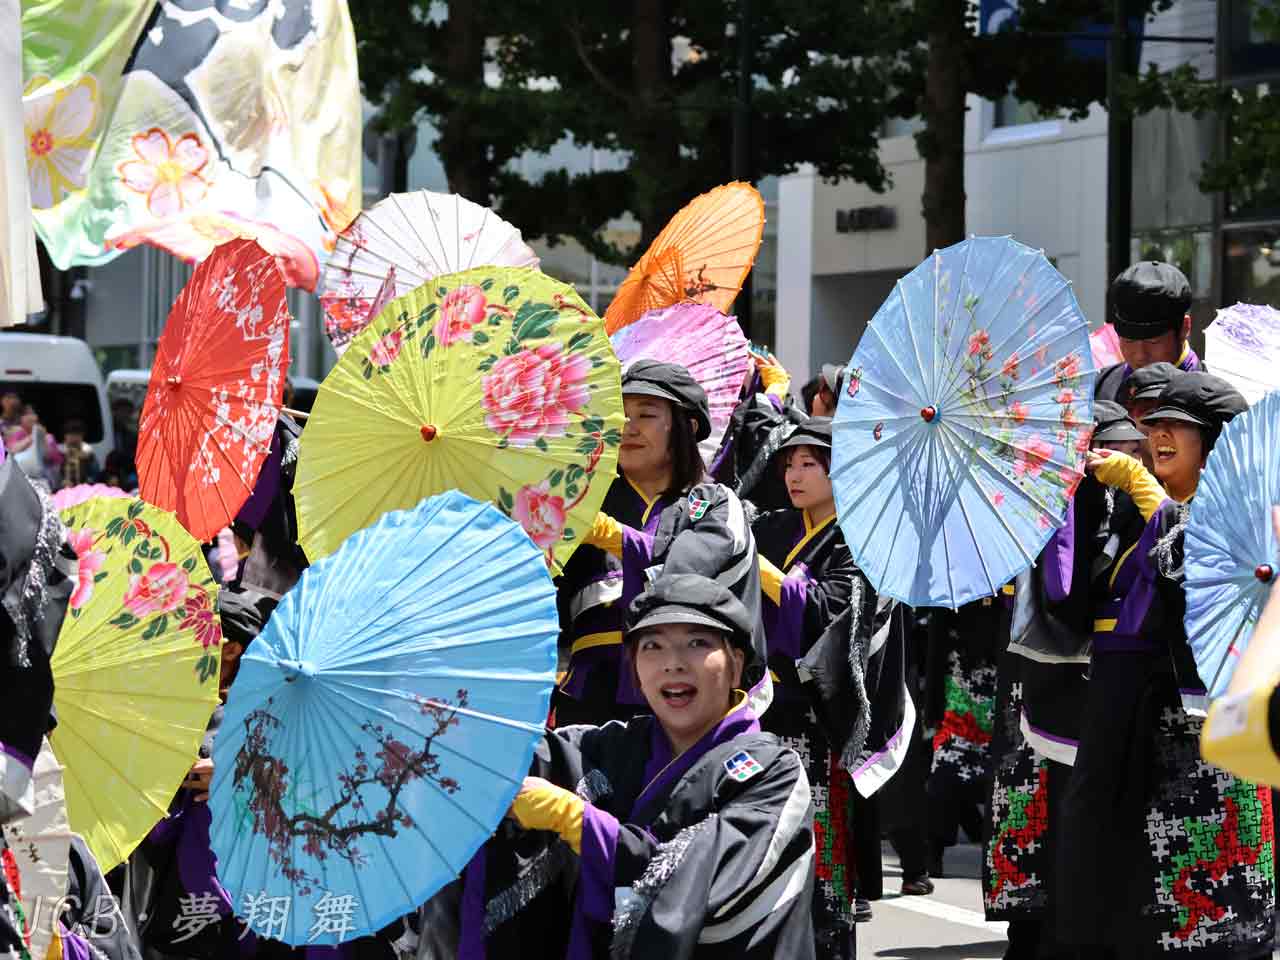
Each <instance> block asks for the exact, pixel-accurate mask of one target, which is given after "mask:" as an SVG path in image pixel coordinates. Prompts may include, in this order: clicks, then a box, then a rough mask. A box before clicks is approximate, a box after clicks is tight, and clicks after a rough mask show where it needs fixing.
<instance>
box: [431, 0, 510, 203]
mask: <svg viewBox="0 0 1280 960" xmlns="http://www.w3.org/2000/svg"><path fill="white" fill-rule="evenodd" d="M479 6H480V5H479V4H478V3H476V2H474V0H468V2H467V3H451V4H449V15H448V19H447V20H446V21H445V26H444V30H445V37H446V39H447V43H448V54H447V56H446V60H445V76H446V79H447V80H448V82H449V84H450V85H451V86H455V87H457V88H459V89H464V90H472V91H477V90H480V89H482V88H483V87H484V42H485V31H484V28H483V24H482V22H481V17H482V15H483V14H482V11H481V10H480V9H478V8H479ZM468 127H469V118H468V116H467V112H466V110H465V108H462V107H457V108H454V109H452V110H450V111H449V112H448V113H446V114H444V115H443V116H442V117H440V118H439V127H438V129H439V131H440V139H439V140H438V141H436V151H437V152H438V153H439V154H440V161H441V163H443V165H444V172H445V177H446V178H447V179H448V181H449V190H450V191H451V192H453V193H458V194H461V195H462V196H464V197H466V198H467V199H468V200H474V201H475V202H476V203H479V204H484V205H486V206H487V205H488V204H489V202H490V199H491V197H490V193H491V192H492V185H493V176H494V174H495V173H496V172H497V171H496V170H493V169H491V167H492V164H491V163H490V162H488V160H487V158H486V156H485V153H484V151H483V150H477V149H476V144H475V137H474V133H473V132H472V131H470V130H469V129H468Z"/></svg>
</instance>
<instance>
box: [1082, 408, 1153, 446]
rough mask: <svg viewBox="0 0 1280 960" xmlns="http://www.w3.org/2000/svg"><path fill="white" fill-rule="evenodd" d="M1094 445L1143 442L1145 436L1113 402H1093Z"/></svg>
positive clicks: (1123, 410)
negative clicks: (1129, 441) (1124, 441)
mask: <svg viewBox="0 0 1280 960" xmlns="http://www.w3.org/2000/svg"><path fill="white" fill-rule="evenodd" d="M1093 422H1094V424H1095V427H1094V431H1093V442H1094V443H1119V442H1120V441H1121V440H1145V439H1147V438H1146V436H1145V435H1144V434H1143V432H1142V431H1141V430H1139V429H1138V425H1137V424H1136V423H1134V422H1133V418H1132V417H1131V416H1129V414H1128V412H1127V411H1126V410H1125V408H1124V407H1122V406H1120V404H1118V403H1116V402H1115V401H1113V400H1095V401H1093Z"/></svg>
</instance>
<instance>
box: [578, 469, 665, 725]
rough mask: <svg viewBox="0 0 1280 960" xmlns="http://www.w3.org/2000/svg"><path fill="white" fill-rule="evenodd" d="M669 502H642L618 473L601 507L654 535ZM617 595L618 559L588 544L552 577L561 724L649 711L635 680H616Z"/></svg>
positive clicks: (619, 595)
mask: <svg viewBox="0 0 1280 960" xmlns="http://www.w3.org/2000/svg"><path fill="white" fill-rule="evenodd" d="M673 503H675V498H674V497H664V496H659V497H657V498H655V499H654V500H652V501H646V500H645V499H644V497H643V496H641V494H640V492H639V491H638V490H637V489H636V488H635V487H634V486H632V485H631V483H630V482H629V481H628V480H627V479H626V477H622V476H619V477H617V478H616V479H615V480H614V481H613V484H612V485H611V486H610V487H609V492H608V493H607V494H605V498H604V503H603V504H602V505H601V507H600V510H601V512H602V513H607V514H608V515H609V516H611V517H613V519H615V520H617V521H618V522H619V523H621V524H624V525H626V526H628V527H631V528H633V529H635V530H639V531H642V532H646V533H649V534H653V533H655V532H656V531H657V529H658V521H659V519H660V518H661V516H662V512H663V510H665V509H666V508H667V507H669V506H671V505H672V504H673ZM622 594H623V565H622V560H620V559H618V558H616V557H614V556H612V555H610V554H609V553H608V552H607V551H604V550H601V549H600V548H598V547H593V546H590V545H589V544H583V545H582V546H580V547H578V549H577V550H575V551H574V553H573V556H572V557H570V558H569V562H568V563H566V564H565V567H564V572H563V573H562V574H561V575H560V577H559V578H558V579H557V580H556V605H557V607H558V609H559V612H560V658H561V664H562V667H563V677H562V680H561V683H560V689H559V692H558V693H557V696H556V703H557V707H556V713H557V717H558V718H559V719H560V720H561V722H566V723H578V722H592V723H604V722H606V721H608V720H613V719H619V720H621V719H626V718H627V717H630V716H633V715H635V714H636V713H643V712H645V711H646V710H647V709H648V708H647V707H646V706H645V704H644V701H643V698H641V697H640V695H639V691H637V690H635V689H634V684H629V683H626V682H625V681H624V682H622V683H620V682H619V681H620V679H621V677H622V674H621V673H620V669H621V665H622V626H623V623H622V621H623V616H624V615H625V613H626V607H625V605H624V603H623V599H622Z"/></svg>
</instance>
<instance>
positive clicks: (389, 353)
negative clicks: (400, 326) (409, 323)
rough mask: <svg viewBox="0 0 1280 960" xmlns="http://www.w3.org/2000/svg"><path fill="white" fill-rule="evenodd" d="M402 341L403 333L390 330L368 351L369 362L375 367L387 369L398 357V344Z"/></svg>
mask: <svg viewBox="0 0 1280 960" xmlns="http://www.w3.org/2000/svg"><path fill="white" fill-rule="evenodd" d="M403 340H404V332H403V331H401V330H392V331H391V332H390V333H384V334H383V335H382V336H381V337H379V338H378V342H377V343H375V344H374V345H373V346H372V347H371V348H370V350H369V360H370V362H371V363H372V364H373V365H374V366H375V367H389V366H391V364H393V363H395V361H396V357H398V356H400V344H401V341H403Z"/></svg>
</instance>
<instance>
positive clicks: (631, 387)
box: [622, 358, 711, 440]
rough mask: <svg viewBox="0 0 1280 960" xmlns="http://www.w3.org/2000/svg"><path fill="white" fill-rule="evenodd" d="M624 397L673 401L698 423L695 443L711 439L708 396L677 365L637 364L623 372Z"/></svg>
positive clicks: (687, 373) (644, 362)
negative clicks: (657, 398) (658, 398)
mask: <svg viewBox="0 0 1280 960" xmlns="http://www.w3.org/2000/svg"><path fill="white" fill-rule="evenodd" d="M622 395H623V396H624V397H628V396H631V397H635V396H641V397H660V398H661V399H663V400H670V401H671V402H672V403H674V404H675V405H676V406H678V407H679V408H680V409H681V410H683V411H684V412H685V414H686V415H687V416H689V417H692V418H693V419H694V420H696V421H697V424H698V428H697V430H696V431H695V439H697V440H705V439H707V437H709V436H711V406H710V404H708V403H707V392H706V391H705V390H703V389H702V387H701V386H700V385H699V384H698V381H697V380H695V379H693V377H691V376H690V375H689V371H688V370H686V369H685V368H684V367H682V366H680V364H678V363H664V362H663V361H661V360H648V359H643V358H642V359H640V360H636V361H635V362H634V363H632V364H630V365H629V366H628V367H627V368H626V369H625V370H623V371H622Z"/></svg>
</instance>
